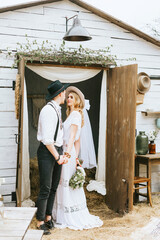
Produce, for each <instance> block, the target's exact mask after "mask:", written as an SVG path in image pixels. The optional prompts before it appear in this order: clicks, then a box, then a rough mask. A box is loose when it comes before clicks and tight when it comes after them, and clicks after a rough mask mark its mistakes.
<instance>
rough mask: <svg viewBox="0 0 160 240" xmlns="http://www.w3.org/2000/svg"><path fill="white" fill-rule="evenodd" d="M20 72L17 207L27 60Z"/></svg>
mask: <svg viewBox="0 0 160 240" xmlns="http://www.w3.org/2000/svg"><path fill="white" fill-rule="evenodd" d="M18 71H19V74H20V103H19V124H18V154H17V176H16V195H17V207H21V202H22V154H23V153H22V146H23V136H22V134H21V133H22V132H23V105H24V71H25V60H24V59H21V61H20V63H19V67H18Z"/></svg>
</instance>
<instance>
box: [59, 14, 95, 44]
mask: <svg viewBox="0 0 160 240" xmlns="http://www.w3.org/2000/svg"><path fill="white" fill-rule="evenodd" d="M63 39H64V40H65V41H77V42H78V41H88V40H91V39H92V37H91V36H90V35H89V33H88V32H87V30H86V29H84V28H83V27H82V25H81V22H80V20H79V19H78V17H76V18H75V19H74V20H73V25H72V27H71V28H70V29H69V30H68V31H67V32H66V34H65V36H64V38H63Z"/></svg>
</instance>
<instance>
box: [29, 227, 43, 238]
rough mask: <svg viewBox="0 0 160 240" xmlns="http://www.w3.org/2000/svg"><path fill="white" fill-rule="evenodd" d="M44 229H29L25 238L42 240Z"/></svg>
mask: <svg viewBox="0 0 160 240" xmlns="http://www.w3.org/2000/svg"><path fill="white" fill-rule="evenodd" d="M42 235H43V231H42V230H32V229H28V231H27V232H26V234H25V236H24V240H40V239H42Z"/></svg>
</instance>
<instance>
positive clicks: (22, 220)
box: [0, 207, 43, 240]
mask: <svg viewBox="0 0 160 240" xmlns="http://www.w3.org/2000/svg"><path fill="white" fill-rule="evenodd" d="M36 210H37V208H33V207H2V208H0V240H22V239H26V240H27V239H30V240H31V239H32V238H31V237H29V236H31V234H32V232H31V230H29V232H27V230H28V227H29V225H30V223H31V221H32V218H33V217H34V215H35V212H36ZM33 231H36V232H37V231H38V233H39V234H41V236H42V234H43V231H40V230H33ZM28 237H29V238H28ZM33 239H35V238H33ZM36 239H38V238H36ZM39 239H41V237H39Z"/></svg>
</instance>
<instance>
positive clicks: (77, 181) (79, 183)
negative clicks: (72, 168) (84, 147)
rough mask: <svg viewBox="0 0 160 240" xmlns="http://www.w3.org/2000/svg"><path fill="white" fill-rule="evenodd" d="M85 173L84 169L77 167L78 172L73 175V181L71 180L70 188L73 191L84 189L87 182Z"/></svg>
mask: <svg viewBox="0 0 160 240" xmlns="http://www.w3.org/2000/svg"><path fill="white" fill-rule="evenodd" d="M85 175H86V174H85V171H84V169H83V168H82V167H77V170H76V172H75V173H74V174H73V175H72V177H71V179H70V180H69V186H70V187H71V188H73V189H77V188H81V187H83V184H84V182H85Z"/></svg>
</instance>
